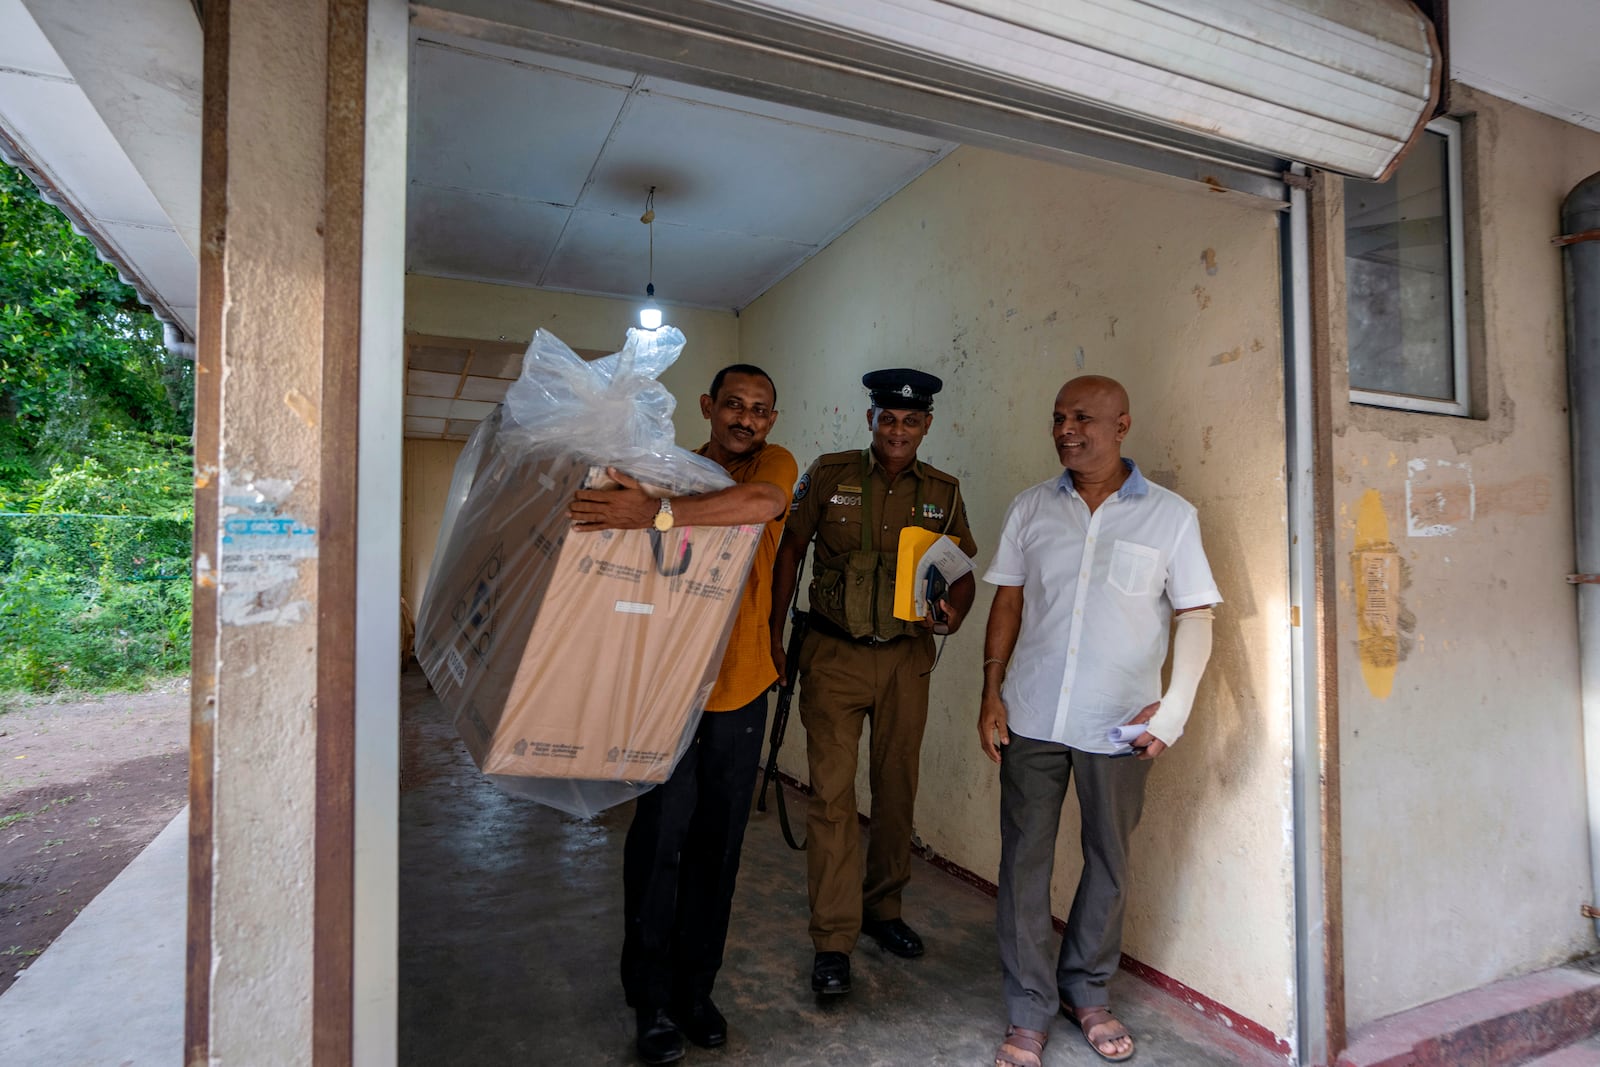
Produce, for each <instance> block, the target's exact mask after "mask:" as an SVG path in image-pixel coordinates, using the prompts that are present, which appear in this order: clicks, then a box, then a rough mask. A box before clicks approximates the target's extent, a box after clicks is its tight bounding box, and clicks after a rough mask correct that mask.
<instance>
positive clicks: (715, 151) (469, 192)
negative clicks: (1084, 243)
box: [406, 35, 954, 309]
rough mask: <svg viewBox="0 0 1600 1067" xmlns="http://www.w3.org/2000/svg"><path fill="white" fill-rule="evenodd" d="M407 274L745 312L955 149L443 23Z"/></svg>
mask: <svg viewBox="0 0 1600 1067" xmlns="http://www.w3.org/2000/svg"><path fill="white" fill-rule="evenodd" d="M410 121H411V143H410V190H409V203H408V211H407V216H408V217H407V247H406V267H407V270H409V271H411V272H413V273H418V274H432V275H439V276H443V277H451V278H467V279H473V280H478V281H487V282H499V283H504V284H510V285H524V286H532V287H537V288H541V289H556V290H563V291H568V292H575V293H589V294H597V295H603V296H617V297H626V298H637V299H640V300H642V299H643V297H644V291H645V285H646V283H647V281H648V280H649V279H648V272H649V267H648V258H649V257H648V248H649V238H650V234H649V232H648V230H647V228H646V227H645V226H643V225H641V224H640V222H639V215H640V214H641V212H643V210H644V205H645V195H646V193H647V191H648V189H649V188H650V187H651V186H655V187H656V200H655V210H656V221H655V226H654V229H655V274H654V276H655V285H656V295H657V297H658V298H659V299H660V300H661V301H662V302H663V303H667V304H686V305H691V306H695V307H705V308H720V309H729V308H741V307H743V306H745V305H746V304H748V303H750V302H751V301H752V300H754V299H755V298H756V297H758V296H760V295H761V294H762V293H763V292H765V291H766V290H767V289H768V288H770V287H771V286H773V285H774V284H776V283H777V282H778V281H779V280H780V279H782V278H783V277H784V276H785V275H787V274H788V273H789V272H790V271H792V270H794V269H795V268H796V267H798V266H799V265H800V264H801V263H803V262H805V261H806V260H807V259H808V258H810V257H811V256H812V255H814V254H816V252H818V251H819V250H820V249H822V248H824V247H826V246H827V244H828V243H829V242H830V241H832V240H833V239H834V238H835V237H837V236H838V235H839V234H841V233H843V232H844V231H845V230H847V229H849V228H850V227H851V226H852V225H854V224H855V222H856V221H857V220H859V219H860V218H861V217H862V216H864V215H866V214H867V213H868V212H870V211H871V210H872V209H873V208H875V207H877V206H878V205H879V204H880V203H882V202H883V201H884V200H886V199H888V198H889V197H890V196H893V195H894V194H895V193H896V192H898V191H899V190H900V189H901V188H903V187H904V186H905V185H906V184H907V183H908V182H910V181H911V180H912V179H914V178H915V177H917V175H919V174H921V173H922V172H923V171H925V170H926V169H927V168H928V167H930V166H932V165H933V164H934V163H935V162H937V161H938V160H939V159H940V158H941V157H942V156H943V155H944V154H945V153H946V152H948V151H949V150H950V149H951V148H952V147H954V146H952V145H949V144H946V143H943V142H940V141H934V140H930V139H928V138H925V137H919V136H916V135H913V134H906V133H900V132H898V131H894V130H887V129H883V128H880V127H876V126H869V125H866V124H863V123H859V122H852V121H849V120H845V119H837V118H832V117H829V116H823V115H818V114H815V113H813V112H809V111H802V110H799V109H796V108H790V107H785V106H782V105H777V104H769V103H764V102H760V101H755V100H750V99H747V98H744V97H737V96H731V95H728V94H726V93H721V92H716V91H712V90H709V89H701V88H696V87H693V86H689V85H683V84H678V83H674V82H668V81H664V80H662V79H659V78H654V77H646V76H642V75H639V74H635V73H633V72H631V71H619V70H611V69H607V68H603V67H596V66H591V65H588V64H585V63H580V62H577V61H574V60H570V59H566V58H557V57H553V56H546V55H540V54H536V53H532V52H525V51H518V50H513V49H510V48H505V47H501V46H497V45H489V44H483V43H479V42H476V41H468V40H460V39H451V38H447V37H443V36H441V35H430V36H424V37H420V38H418V39H417V40H415V41H414V42H413V46H412V83H411V117H410Z"/></svg>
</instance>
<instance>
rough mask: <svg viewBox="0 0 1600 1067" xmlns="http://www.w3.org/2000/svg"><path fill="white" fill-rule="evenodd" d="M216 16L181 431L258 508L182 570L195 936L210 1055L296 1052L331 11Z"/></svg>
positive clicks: (228, 1059)
mask: <svg viewBox="0 0 1600 1067" xmlns="http://www.w3.org/2000/svg"><path fill="white" fill-rule="evenodd" d="M222 17H223V18H225V19H227V21H228V24H229V34H228V38H227V40H228V41H230V42H231V46H230V49H229V52H228V55H227V64H226V73H225V75H219V76H220V77H224V78H225V81H226V86H227V98H226V133H225V137H226V159H227V173H226V184H225V187H223V188H210V189H207V190H206V196H207V197H208V198H211V199H212V202H213V203H215V202H216V200H217V199H219V198H220V199H222V200H223V202H224V203H225V205H226V206H225V208H224V209H223V210H224V211H225V222H226V224H225V226H219V227H218V232H216V233H215V234H213V235H211V236H210V238H209V241H210V242H215V245H220V257H221V262H220V264H219V265H218V267H217V269H216V272H215V273H208V277H207V279H206V283H205V284H206V286H207V291H208V292H209V293H211V294H213V297H214V298H217V297H220V298H221V299H222V311H221V319H220V329H219V330H218V333H217V335H216V336H214V337H207V338H203V339H202V340H203V346H204V349H205V351H206V352H207V353H208V354H209V353H210V352H212V351H216V352H217V353H218V357H219V360H220V366H217V365H215V364H210V365H203V366H202V368H201V370H202V372H203V373H205V374H207V375H216V376H217V377H218V378H220V383H219V382H218V381H217V378H208V379H207V380H206V382H204V383H203V384H202V385H201V387H200V389H199V390H198V392H199V394H200V395H201V396H209V397H215V398H218V399H219V400H220V410H217V409H214V408H212V407H211V404H210V402H205V407H204V408H203V409H202V410H201V411H199V412H198V413H197V419H198V420H202V421H208V422H209V421H212V420H215V422H216V425H217V426H218V427H219V431H220V441H221V444H220V454H217V455H212V454H207V453H206V452H205V451H203V450H197V453H198V454H197V457H196V461H197V468H198V478H197V485H198V486H199V487H200V488H201V489H202V491H206V490H209V489H211V487H213V486H215V487H217V490H216V491H217V492H218V494H219V497H220V500H219V504H218V518H219V519H221V520H222V522H223V523H228V522H229V520H242V519H251V518H255V519H262V520H266V521H264V522H262V523H260V524H252V525H249V526H245V527H243V528H241V527H239V526H234V527H233V529H231V530H230V536H229V537H223V536H222V532H223V531H222V530H220V529H219V530H216V531H214V532H212V531H205V530H202V531H199V532H200V534H201V536H202V538H206V537H215V541H214V542H212V543H214V544H215V545H216V551H215V553H213V552H209V551H205V550H204V549H203V548H202V549H201V550H199V551H197V553H196V558H195V572H196V582H197V584H199V585H202V586H206V585H209V586H212V587H214V588H217V589H218V590H219V594H218V610H217V618H216V619H215V620H214V622H215V624H216V625H215V629H212V628H211V627H209V626H205V625H197V628H196V633H195V642H196V647H197V650H200V649H201V646H202V645H204V644H212V643H214V645H213V648H212V649H211V650H209V651H207V650H201V651H199V652H197V655H203V656H204V658H205V659H206V660H207V661H208V662H212V663H215V664H216V682H215V701H214V704H213V705H212V706H211V707H210V708H209V709H206V710H209V711H210V712H211V713H212V714H214V716H215V719H214V721H215V739H214V749H213V751H212V765H211V767H210V768H209V769H210V770H211V771H212V773H213V774H214V782H215V786H214V789H215V792H214V799H213V809H212V824H211V840H210V845H211V850H210V851H211V861H212V872H211V873H212V883H211V886H210V896H209V904H210V920H211V939H210V942H209V943H202V944H200V945H197V946H194V947H195V948H196V949H197V951H199V952H201V953H207V954H209V962H210V979H211V985H210V1003H209V1012H208V1016H209V1023H210V1049H209V1053H210V1062H212V1063H216V1064H240V1063H280V1064H298V1063H308V1062H310V1060H311V1040H312V1018H311V1007H312V943H313V936H312V934H313V889H314V877H315V872H314V869H313V859H314V847H315V826H314V822H315V814H316V811H315V800H316V774H315V772H316V758H315V757H316V749H315V740H316V711H315V709H316V697H317V670H316V664H317V659H316V649H317V642H318V627H317V608H316V590H317V556H318V544H319V542H320V540H321V536H320V534H319V533H318V532H317V531H316V527H317V526H318V525H319V520H318V513H319V508H320V505H321V484H320V469H321V455H320V435H319V423H320V418H319V416H320V400H321V394H322V380H323V378H322V375H323V367H322V352H323V308H324V304H323V299H324V289H323V281H324V279H323V266H324V259H323V257H324V244H323V239H322V233H323V228H322V225H321V223H322V209H323V203H324V201H323V192H324V172H323V163H324V151H325V148H324V97H323V93H324V86H325V83H326V80H327V70H326V68H327V60H326V56H327V47H326V42H327V37H328V30H327V15H326V11H325V9H324V6H323V5H322V4H321V3H317V2H311V0H294V2H293V3H289V4H284V5H275V6H273V7H272V8H270V9H269V8H268V7H266V6H264V5H234V6H233V7H232V8H230V9H229V10H228V12H227V13H225V14H224V15H223V16H222ZM209 77H210V75H209V74H208V78H209ZM207 91H208V93H210V92H212V89H211V87H209V86H208V90H207ZM208 210H210V209H208ZM209 251H210V254H213V255H215V254H217V251H216V248H215V246H214V247H213V249H211V250H209ZM257 309H261V310H260V311H259V313H258V310H257ZM265 309H270V311H267V310H265ZM203 321H210V320H203ZM281 520H288V521H289V522H290V523H291V524H292V525H293V526H294V527H295V528H296V530H297V531H300V532H297V533H296V534H293V535H290V534H283V533H280V532H278V531H279V530H280V529H281V527H280V526H279V522H280V521H281ZM197 621H198V620H197ZM208 621H209V620H208ZM206 681H207V680H206V679H204V678H198V679H197V687H198V688H199V689H200V690H201V691H202V692H203V691H204V687H205V684H206ZM199 710H200V709H197V711H199ZM204 714H205V711H200V720H201V721H203V718H204ZM197 735H198V730H197ZM205 903H206V902H205V900H204V899H201V900H200V901H198V902H197V906H201V907H203V906H204V905H205ZM133 980H134V981H137V980H138V979H137V977H134V978H133ZM193 995H194V991H193V990H191V997H192V996H193Z"/></svg>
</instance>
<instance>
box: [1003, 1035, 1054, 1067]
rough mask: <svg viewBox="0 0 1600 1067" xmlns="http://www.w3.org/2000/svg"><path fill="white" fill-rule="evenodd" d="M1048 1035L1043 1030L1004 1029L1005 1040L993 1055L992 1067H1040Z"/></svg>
mask: <svg viewBox="0 0 1600 1067" xmlns="http://www.w3.org/2000/svg"><path fill="white" fill-rule="evenodd" d="M1049 1038H1050V1035H1049V1034H1047V1033H1045V1032H1044V1031H1043V1030H1025V1029H1023V1028H1022V1027H1020V1026H1008V1027H1006V1039H1005V1042H1004V1043H1003V1044H1001V1046H1000V1048H999V1049H998V1050H997V1051H996V1052H995V1054H994V1067H1041V1065H1042V1064H1043V1063H1044V1061H1043V1060H1042V1059H1040V1057H1041V1056H1042V1055H1043V1053H1044V1043H1045V1042H1046V1041H1047V1040H1049Z"/></svg>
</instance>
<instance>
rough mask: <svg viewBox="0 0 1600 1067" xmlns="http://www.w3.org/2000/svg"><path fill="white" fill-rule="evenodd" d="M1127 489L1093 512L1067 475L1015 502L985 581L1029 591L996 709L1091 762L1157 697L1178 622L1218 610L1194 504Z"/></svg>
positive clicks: (1137, 487) (1131, 474)
mask: <svg viewBox="0 0 1600 1067" xmlns="http://www.w3.org/2000/svg"><path fill="white" fill-rule="evenodd" d="M1123 463H1125V464H1127V466H1128V480H1127V481H1126V482H1124V483H1123V484H1122V488H1121V489H1119V490H1117V491H1116V492H1115V493H1114V494H1112V495H1111V496H1110V497H1108V498H1107V499H1106V501H1105V502H1104V503H1103V504H1101V505H1100V506H1099V507H1098V508H1096V509H1095V510H1094V512H1093V514H1091V513H1090V511H1089V506H1088V505H1087V504H1085V503H1084V501H1083V498H1082V497H1080V496H1079V495H1078V491H1077V490H1076V489H1075V488H1074V487H1073V484H1072V475H1071V473H1070V472H1066V471H1063V472H1062V473H1061V475H1060V477H1057V478H1052V479H1050V480H1049V481H1046V482H1041V483H1040V484H1038V485H1036V486H1034V487H1033V488H1031V489H1026V490H1024V491H1023V492H1021V493H1019V494H1018V495H1017V498H1016V499H1015V500H1013V501H1012V502H1011V507H1010V508H1009V509H1008V510H1007V512H1006V522H1005V529H1004V530H1003V532H1002V533H1001V535H1000V547H999V548H998V549H997V550H996V552H995V555H994V561H993V562H992V563H990V565H989V570H988V572H987V573H985V574H984V576H983V580H984V581H986V582H989V583H990V584H991V585H1007V586H1021V587H1022V627H1021V630H1020V631H1019V632H1018V634H1017V645H1016V648H1015V649H1014V650H1013V652H1012V655H1011V662H1010V664H1009V666H1008V667H1007V669H1006V680H1005V685H1004V686H1003V688H1002V689H1001V693H1000V695H1001V699H1002V700H1004V701H1005V705H1006V725H1007V728H1008V729H1009V730H1010V731H1011V732H1013V733H1017V734H1021V735H1022V736H1023V737H1028V738H1032V739H1034V740H1036V741H1053V742H1055V743H1057V744H1063V745H1070V746H1071V747H1073V748H1076V749H1080V750H1082V751H1085V752H1105V753H1109V752H1114V751H1117V750H1118V749H1119V748H1121V747H1122V746H1119V745H1116V744H1114V743H1112V742H1111V741H1109V740H1107V739H1106V732H1107V731H1108V730H1110V729H1111V727H1113V726H1120V725H1121V724H1123V723H1125V722H1127V721H1128V720H1129V719H1131V718H1133V717H1134V716H1135V715H1137V714H1138V713H1139V710H1140V709H1141V708H1143V707H1145V706H1146V705H1148V704H1151V703H1153V702H1154V701H1157V700H1159V699H1161V665H1162V664H1163V663H1164V662H1165V661H1166V658H1167V638H1168V635H1169V633H1170V631H1171V628H1172V614H1173V612H1174V611H1182V610H1184V609H1186V608H1198V607H1204V606H1206V605H1208V604H1216V603H1220V602H1221V601H1222V596H1221V595H1220V594H1219V593H1218V592H1217V585H1216V581H1215V580H1214V579H1213V578H1212V577H1211V565H1210V564H1209V563H1208V562H1207V561H1206V554H1205V549H1204V548H1203V547H1201V544H1200V528H1199V526H1198V524H1197V522H1196V519H1195V509H1194V505H1192V504H1190V503H1189V502H1188V501H1187V500H1185V499H1183V498H1182V497H1181V496H1179V495H1178V494H1176V493H1174V492H1172V491H1170V490H1168V489H1163V488H1162V487H1161V486H1159V485H1152V484H1151V483H1150V482H1148V481H1146V480H1145V477H1144V475H1142V474H1141V473H1139V468H1138V466H1137V465H1136V464H1134V463H1133V461H1132V460H1128V459H1124V460H1123Z"/></svg>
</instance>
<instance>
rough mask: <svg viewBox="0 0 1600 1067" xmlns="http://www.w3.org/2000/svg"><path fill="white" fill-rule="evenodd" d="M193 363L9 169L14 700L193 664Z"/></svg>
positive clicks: (8, 596) (6, 306) (3, 593)
mask: <svg viewBox="0 0 1600 1067" xmlns="http://www.w3.org/2000/svg"><path fill="white" fill-rule="evenodd" d="M193 396H194V367H193V364H192V363H190V362H189V361H188V360H183V359H178V358H175V357H173V356H171V355H170V354H169V353H168V352H167V350H166V346H165V345H164V344H163V343H162V329H161V324H160V323H159V322H157V321H156V319H155V316H153V315H152V314H151V313H150V311H149V309H147V308H146V307H144V306H143V305H142V304H141V303H140V302H139V298H138V294H137V293H135V292H134V290H133V288H132V287H131V286H129V285H127V284H125V283H124V282H122V281H121V280H120V279H119V278H118V277H117V273H116V271H115V270H113V269H112V268H111V267H109V266H107V265H106V264H105V263H102V262H101V261H100V259H99V257H98V256H97V255H96V253H95V249H94V246H93V245H92V244H91V243H90V242H89V241H88V239H86V238H84V237H81V236H79V235H78V234H76V233H74V232H73V230H72V227H71V226H70V225H69V224H68V222H67V220H66V219H65V217H63V216H62V214H61V213H60V212H59V211H57V210H56V209H55V208H53V207H51V206H50V205H49V204H47V203H45V202H44V201H43V200H42V199H40V197H39V195H38V193H37V192H36V191H35V189H34V188H33V186H32V184H31V183H30V182H29V181H28V180H27V177H26V176H25V175H23V174H22V173H20V172H19V171H17V170H15V169H14V168H12V167H8V166H6V165H5V164H3V163H0V692H4V691H7V690H12V689H34V690H49V689H58V688H62V687H68V688H83V689H106V688H126V687H136V686H138V685H140V684H142V683H143V682H144V681H146V680H148V679H149V678H151V677H156V676H160V675H164V674H171V673H174V672H179V671H182V670H183V669H185V667H186V666H187V664H188V658H189V545H190V537H191V528H192V524H193V515H194V508H193V501H194V495H193V459H192V456H191V453H192V444H191V440H192V427H193V419H194V401H193Z"/></svg>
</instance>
